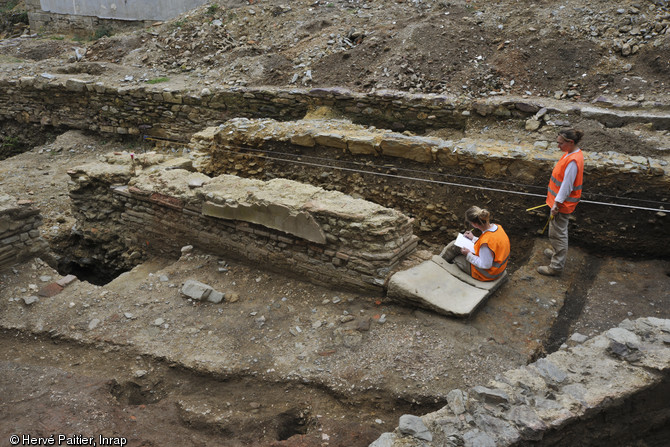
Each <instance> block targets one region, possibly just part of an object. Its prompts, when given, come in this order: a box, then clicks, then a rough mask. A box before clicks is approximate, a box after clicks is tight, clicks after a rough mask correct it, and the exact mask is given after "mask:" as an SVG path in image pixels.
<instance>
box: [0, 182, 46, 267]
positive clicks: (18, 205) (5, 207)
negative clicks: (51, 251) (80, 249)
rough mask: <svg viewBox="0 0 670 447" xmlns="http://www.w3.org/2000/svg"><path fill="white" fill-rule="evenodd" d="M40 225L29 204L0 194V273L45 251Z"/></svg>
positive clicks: (26, 201) (39, 216) (40, 219)
mask: <svg viewBox="0 0 670 447" xmlns="http://www.w3.org/2000/svg"><path fill="white" fill-rule="evenodd" d="M40 225H42V216H41V215H40V211H39V209H37V208H35V207H34V206H33V205H32V202H31V201H29V200H15V199H13V198H11V197H9V196H7V195H4V194H2V193H0V271H1V270H4V269H6V268H7V267H10V266H12V265H14V264H16V263H18V262H20V261H23V260H25V259H28V258H31V257H34V256H38V255H39V254H40V253H42V252H43V251H44V250H45V249H46V243H45V242H44V240H43V239H42V238H41V237H40V232H39V227H40Z"/></svg>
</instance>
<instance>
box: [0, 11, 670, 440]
mask: <svg viewBox="0 0 670 447" xmlns="http://www.w3.org/2000/svg"><path fill="white" fill-rule="evenodd" d="M215 5H216V6H215ZM669 21H670V6H669V5H668V2H666V1H637V2H634V1H620V2H611V1H606V0H595V1H590V2H586V1H583V0H568V1H562V2H556V1H537V2H535V3H530V4H529V2H518V1H513V0H502V1H484V0H470V1H466V0H463V1H420V0H413V1H409V0H407V1H401V0H397V1H390V0H379V1H355V0H347V1H344V0H342V1H336V0H334V1H330V2H326V1H321V0H316V1H313V0H310V1H302V0H301V1H294V2H280V1H274V0H268V1H258V0H257V1H253V2H249V1H219V2H213V3H212V4H209V5H205V6H203V7H201V8H198V9H197V10H195V11H192V12H190V13H188V14H185V15H183V16H182V17H178V18H176V19H175V20H172V21H170V22H166V23H162V24H156V25H155V26H153V27H150V28H148V29H146V30H141V31H138V32H136V33H125V34H118V35H113V36H111V37H105V38H102V39H99V40H96V41H73V40H70V36H67V35H63V36H46V35H37V36H34V37H17V35H15V34H12V33H15V31H13V30H14V29H15V28H14V27H13V25H12V27H13V28H11V29H12V31H11V32H10V31H7V32H6V33H7V34H6V37H7V38H6V39H3V40H2V41H0V70H2V71H3V72H4V73H5V74H6V75H10V76H17V77H18V76H23V75H26V74H32V75H40V74H41V73H44V72H59V73H80V74H82V75H91V76H100V77H102V78H104V79H105V82H110V83H115V82H116V83H119V84H124V83H125V84H129V83H146V82H149V81H151V82H159V81H160V80H161V79H162V78H167V79H166V80H165V82H168V83H170V85H177V86H178V85H188V86H189V87H196V86H201V87H205V86H209V85H220V84H224V85H229V86H235V85H249V86H253V85H258V86H260V85H278V86H289V85H294V86H313V87H319V86H345V87H348V88H351V89H353V90H357V91H371V90H372V89H386V88H388V89H399V90H404V91H409V92H417V93H450V94H456V95H462V96H463V97H464V98H485V97H489V96H492V95H494V96H495V95H500V94H516V95H527V96H529V97H532V96H535V95H537V96H541V97H551V98H561V99H562V100H563V101H573V100H580V101H590V100H594V99H596V98H599V97H601V96H605V97H609V98H615V99H617V100H619V101H623V100H629V101H635V102H636V103H638V104H642V103H643V102H645V101H647V102H649V101H658V102H664V103H665V104H667V103H668V101H669V100H670V95H669V93H670V89H669V88H668V82H669V81H668V80H669V79H670V59H669V58H668V54H670V34H669V32H668V24H669ZM16 30H19V31H20V30H21V28H20V27H16ZM21 33H23V31H21ZM25 36H28V34H26V35H25ZM61 39H62V40H61ZM74 47H77V48H78V51H79V54H83V53H85V56H84V57H83V58H82V59H81V60H79V61H78V60H77V58H76V57H75V52H74V50H73V48H74ZM629 51H630V54H627V53H628V52H629ZM572 124H574V125H577V126H580V127H582V128H584V129H585V130H586V131H587V132H586V138H585V140H584V147H588V148H589V149H590V150H591V149H592V150H597V151H608V150H614V151H618V152H626V153H631V154H633V153H634V154H644V155H652V154H658V153H660V152H662V150H663V149H667V148H668V147H670V144H668V138H670V137H669V136H668V134H667V132H666V131H655V130H652V129H648V128H645V127H641V126H640V127H635V128H622V129H605V128H603V127H602V126H600V125H599V124H596V123H593V122H589V121H586V120H581V121H577V122H574V123H572ZM2 129H3V134H2V137H3V138H2V141H3V145H4V146H7V144H8V143H11V144H16V138H18V137H19V136H22V135H20V134H21V130H20V129H14V128H11V126H9V125H3V128H2ZM51 131H52V132H53V134H52V135H46V134H40V133H39V132H34V131H30V132H25V133H26V134H29V135H23V136H22V137H24V140H25V141H30V142H31V144H29V145H28V146H27V147H34V148H33V149H32V150H30V151H28V152H25V153H22V154H19V155H16V153H17V152H22V151H23V150H24V149H25V147H26V146H24V147H21V148H17V150H16V151H14V152H6V153H5V156H10V155H11V156H10V157H9V158H7V159H5V160H3V161H2V162H0V189H2V191H3V192H4V193H6V194H9V195H12V196H14V197H17V198H22V199H31V200H33V201H34V202H35V204H36V205H37V206H38V207H39V208H40V209H41V210H42V214H43V217H44V225H43V227H42V233H43V237H44V238H45V239H46V240H47V241H48V242H49V243H50V244H51V246H52V247H53V249H54V251H55V252H57V253H58V252H62V250H63V249H65V248H67V247H66V245H67V244H68V241H70V240H71V239H70V236H71V234H72V229H73V227H74V225H75V222H74V220H73V218H72V215H71V212H70V205H69V199H68V192H67V191H68V190H67V182H68V179H69V178H68V176H67V174H66V171H67V170H68V169H69V168H71V167H73V166H76V165H78V164H81V163H83V162H86V161H89V160H92V159H94V158H95V157H96V156H98V155H100V154H102V153H106V152H110V151H113V150H132V151H141V150H144V149H146V148H144V147H142V146H140V145H139V143H137V142H134V141H122V140H119V141H111V140H109V139H108V140H104V139H102V138H101V137H99V136H96V135H86V134H82V133H79V132H67V133H64V134H61V130H58V129H51ZM450 132H451V131H450ZM467 132H472V133H482V134H486V135H489V136H491V137H497V138H501V139H508V140H514V139H521V140H524V139H527V138H537V135H535V136H529V135H528V134H527V133H526V132H524V131H522V130H519V129H516V128H514V129H513V128H509V127H508V126H507V125H506V124H504V123H503V124H498V125H494V124H492V123H483V124H481V127H480V128H476V129H467ZM438 133H439V132H438ZM56 136H57V137H56ZM26 144H27V143H26ZM12 149H13V148H12ZM514 242H515V244H514V245H515V247H518V248H516V253H514V260H513V265H512V270H513V271H514V275H513V278H514V279H513V281H510V282H509V283H508V284H506V285H505V286H504V287H503V288H502V289H501V290H500V291H499V292H498V293H497V294H496V295H494V296H493V297H492V298H491V299H490V300H489V301H488V302H487V303H486V304H485V305H484V306H483V307H482V308H481V309H480V311H479V312H478V313H477V314H476V316H475V317H474V318H473V319H472V320H471V321H456V320H453V319H448V318H444V317H441V316H438V315H435V314H432V313H429V312H425V311H421V310H415V309H410V308H406V307H403V306H399V305H398V304H395V303H392V302H390V301H388V300H386V299H385V298H382V297H379V296H366V295H360V294H356V293H351V292H342V291H338V290H330V289H326V288H322V287H317V286H314V285H311V284H305V283H303V282H300V281H297V280H295V279H292V278H290V277H287V276H285V275H280V274H275V273H270V272H266V271H261V270H258V269H257V268H255V267H254V266H253V265H247V264H243V263H239V262H236V261H235V260H232V259H225V258H214V257H211V256H209V255H208V254H207V253H194V254H193V255H192V256H190V257H185V258H182V259H179V260H176V259H156V260H151V261H150V262H148V263H146V264H144V265H143V266H138V267H137V269H136V270H134V271H132V272H129V273H127V274H125V275H124V276H122V277H120V279H117V280H116V281H113V282H112V283H110V284H107V285H105V286H102V287H100V286H96V285H93V284H91V283H89V282H86V281H78V282H76V283H75V284H74V285H72V286H70V287H69V288H66V289H65V290H64V291H63V292H62V293H61V294H59V295H56V296H54V297H50V298H42V299H41V300H40V302H38V303H35V304H33V305H32V306H27V305H25V304H24V303H23V301H22V300H23V298H24V297H27V296H30V295H34V294H35V291H34V290H33V288H31V285H33V286H35V287H37V288H39V287H42V286H43V285H45V284H46V283H48V282H49V281H51V280H55V279H57V278H58V277H60V274H59V273H58V272H56V271H55V270H54V269H53V268H52V267H55V264H56V262H55V261H56V256H54V257H53V259H49V258H48V257H45V259H44V260H45V261H47V262H49V263H51V266H50V265H47V263H45V262H42V261H39V260H35V261H31V262H28V263H26V264H23V265H17V266H15V267H14V269H13V270H9V271H6V272H2V273H0V315H1V317H0V325H1V326H2V328H3V330H2V332H1V333H0V341H1V343H0V369H2V374H0V416H1V417H0V438H1V439H7V438H8V437H9V435H10V434H13V433H26V434H31V435H32V436H49V435H51V434H57V433H68V434H77V433H78V434H81V435H82V436H95V437H97V436H98V435H99V434H103V435H107V436H112V435H117V436H125V437H126V438H127V439H128V441H129V445H133V446H140V445H141V446H151V445H155V446H162V445H211V446H215V445H230V446H237V445H274V446H317V445H318V446H320V445H329V446H364V445H368V444H369V443H370V442H372V441H373V440H374V439H376V438H377V437H378V436H379V434H380V433H382V432H384V431H389V430H392V429H393V428H394V427H395V426H396V425H397V420H398V417H399V416H400V415H402V414H404V413H413V414H423V413H426V412H428V411H430V410H432V409H434V408H437V407H438V406H442V405H443V404H444V402H445V396H446V393H448V391H450V390H451V389H453V388H462V389H467V388H468V387H470V386H474V385H478V384H485V383H486V381H487V380H488V379H490V378H492V377H494V376H495V374H496V373H498V372H501V371H504V370H506V369H509V368H514V367H517V366H519V365H523V364H525V363H526V362H528V361H529V360H531V359H533V358H534V357H536V356H538V355H541V354H542V353H543V352H545V351H546V350H550V349H555V348H557V347H558V346H560V345H561V344H562V343H565V342H567V343H574V342H572V341H569V340H567V339H566V338H567V337H569V336H570V335H571V334H573V333H574V332H580V333H582V334H584V335H587V336H591V335H594V334H595V333H598V332H600V331H602V330H606V329H607V328H610V327H613V326H615V325H617V324H618V323H620V321H621V320H623V319H625V318H635V317H639V316H656V317H659V318H670V262H668V261H667V260H644V261H641V260H636V259H621V258H600V257H599V254H598V253H592V252H587V251H585V250H583V249H580V248H579V247H573V248H571V251H570V260H569V271H566V273H565V274H564V276H563V277H561V278H540V277H538V275H536V274H535V273H534V268H535V266H536V265H539V264H540V263H542V262H544V260H543V259H542V254H541V251H542V249H543V248H544V247H545V246H547V242H546V240H543V239H541V238H538V237H527V238H526V239H525V240H521V239H520V238H519V239H518V240H515V241H514ZM661 242H662V241H661ZM421 248H422V249H423V251H422V252H421V255H423V256H428V255H430V252H433V253H436V252H439V249H440V248H441V247H440V246H437V245H434V244H431V243H429V242H424V243H422V245H421ZM589 266H590V267H589ZM222 268H223V269H224V270H225V271H221V270H220V269H222ZM584 272H587V273H588V274H583V273H584ZM161 275H165V276H166V277H167V278H168V280H167V281H162V280H160V279H158V278H159V277H160V276H161ZM47 276H48V277H50V278H51V279H49V280H46V281H45V280H43V279H44V278H45V277H47ZM82 279H83V278H82ZM186 279H197V280H199V281H202V282H206V283H209V284H210V285H212V286H213V287H215V288H217V290H221V291H227V292H229V293H231V294H232V293H234V294H236V295H237V296H238V297H239V300H238V301H236V302H231V303H226V304H224V305H222V306H220V307H216V306H214V305H209V304H205V305H197V304H195V303H192V302H188V301H186V300H184V298H183V297H181V296H180V295H179V293H178V288H179V285H180V283H181V282H183V281H184V280H186ZM170 284H172V285H173V286H174V287H170ZM71 303H73V305H71ZM126 314H131V317H128V316H127V315H126ZM381 315H384V316H385V318H386V319H387V322H386V323H384V324H379V323H377V321H379V318H380V316H381ZM348 316H354V319H353V320H351V321H354V322H355V324H352V323H351V322H343V321H345V320H348V319H349V318H348ZM261 317H262V318H261ZM343 317H347V318H344V319H343ZM158 319H162V320H163V322H162V323H161V324H158V325H157V324H155V323H156V320H158ZM93 320H98V324H97V325H95V324H92V322H93ZM331 324H332V325H331ZM360 324H362V325H363V327H362V328H359V326H358V325H360ZM366 324H369V327H368V328H367V329H366V328H365V325H366ZM552 325H553V326H554V327H553V330H550V329H551V328H552ZM91 326H93V327H91ZM296 326H298V327H300V328H301V331H302V332H300V333H298V335H293V333H295V332H296V330H295V327H296ZM291 330H293V332H291ZM639 445H654V443H653V442H651V441H649V443H648V444H645V441H644V440H640V443H639Z"/></svg>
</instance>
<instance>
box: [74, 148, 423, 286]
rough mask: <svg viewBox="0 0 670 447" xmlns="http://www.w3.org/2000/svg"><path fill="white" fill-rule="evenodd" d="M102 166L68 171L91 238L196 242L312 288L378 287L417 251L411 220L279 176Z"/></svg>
mask: <svg viewBox="0 0 670 447" xmlns="http://www.w3.org/2000/svg"><path fill="white" fill-rule="evenodd" d="M152 158H153V161H152ZM108 161H109V162H111V163H110V164H106V163H93V164H89V165H84V166H82V167H79V168H76V169H74V170H72V171H70V172H69V174H70V176H71V178H72V180H73V182H74V184H73V187H72V190H71V193H70V196H71V199H72V203H73V211H74V213H75V215H76V217H77V219H78V226H79V227H80V231H81V232H82V233H83V234H85V235H86V236H87V237H89V238H90V239H95V238H99V237H106V236H103V235H115V236H116V237H117V238H118V239H119V240H121V241H122V242H123V243H124V244H125V245H126V246H127V247H135V248H137V249H139V250H143V251H158V252H165V253H169V254H173V255H178V253H179V249H180V248H181V247H182V246H184V245H186V244H192V245H194V246H198V247H201V248H203V249H205V250H206V251H207V252H209V253H213V254H221V255H225V256H232V257H237V258H242V259H245V260H249V261H253V262H254V263H256V264H258V265H260V266H263V267H264V268H269V269H272V270H280V271H284V272H292V273H294V274H297V275H299V276H301V277H304V278H306V279H308V280H310V281H312V282H316V283H325V284H331V285H336V286H338V287H345V288H354V289H369V290H381V288H382V287H383V285H384V282H385V280H386V277H387V276H388V274H389V272H390V271H391V270H392V269H393V268H394V267H395V266H396V265H397V264H398V263H399V262H400V261H401V260H402V259H403V258H404V257H405V256H406V255H407V254H409V253H411V252H412V251H413V250H414V249H415V247H416V244H417V240H418V238H417V237H416V236H414V235H413V234H412V221H411V219H409V218H408V217H407V216H405V215H403V214H401V213H399V212H397V211H395V210H392V209H388V208H384V207H382V206H379V205H376V204H373V203H371V202H367V201H364V200H360V199H354V198H352V197H350V196H347V195H345V194H342V193H339V192H334V191H325V190H323V189H321V188H318V187H314V186H310V185H304V184H300V183H297V182H293V181H290V180H284V179H276V180H271V181H269V182H263V181H259V180H252V179H243V178H239V177H235V176H229V175H223V176H219V177H215V178H210V177H207V176H205V175H203V174H199V173H193V172H189V171H187V170H183V169H172V168H174V167H176V166H179V165H180V163H181V162H183V163H185V164H186V165H188V162H187V161H184V160H182V161H181V162H179V161H175V160H172V161H168V162H166V163H164V164H161V165H155V164H154V163H155V162H156V161H164V160H163V158H162V156H158V155H156V156H154V155H146V156H144V155H143V156H139V157H138V159H136V160H135V163H131V162H130V156H129V154H118V155H111V156H109V157H108ZM175 163H176V164H175ZM133 171H135V172H136V174H133Z"/></svg>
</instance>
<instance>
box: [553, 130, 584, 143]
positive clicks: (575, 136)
mask: <svg viewBox="0 0 670 447" xmlns="http://www.w3.org/2000/svg"><path fill="white" fill-rule="evenodd" d="M558 134H559V135H560V136H562V137H563V139H565V140H572V141H574V143H575V144H577V143H579V141H580V140H581V139H582V137H583V136H584V132H583V131H581V130H579V129H563V130H559V131H558Z"/></svg>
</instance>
